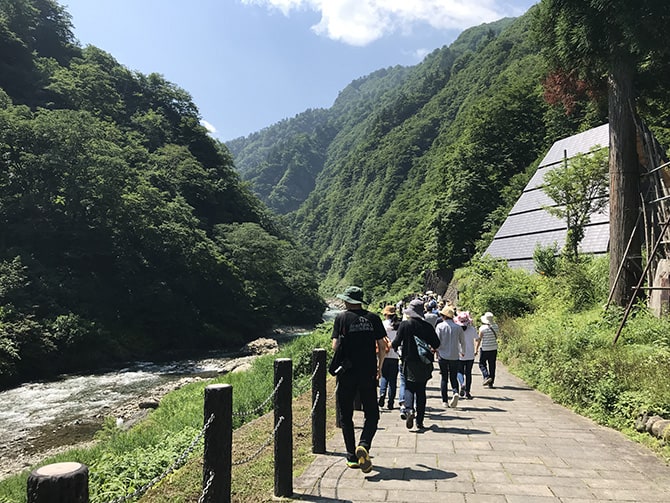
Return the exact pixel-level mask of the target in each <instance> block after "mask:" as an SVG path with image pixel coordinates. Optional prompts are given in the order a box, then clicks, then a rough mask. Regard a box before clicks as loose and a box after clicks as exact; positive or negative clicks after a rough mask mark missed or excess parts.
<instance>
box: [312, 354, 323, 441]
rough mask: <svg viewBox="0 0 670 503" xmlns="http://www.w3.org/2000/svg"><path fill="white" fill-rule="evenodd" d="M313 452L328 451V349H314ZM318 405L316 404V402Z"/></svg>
mask: <svg viewBox="0 0 670 503" xmlns="http://www.w3.org/2000/svg"><path fill="white" fill-rule="evenodd" d="M312 372H313V376H312V405H313V408H314V414H312V452H313V453H314V454H325V452H326V350H325V349H322V348H317V349H315V350H314V351H312ZM317 400H318V402H316V406H314V402H315V401H317Z"/></svg>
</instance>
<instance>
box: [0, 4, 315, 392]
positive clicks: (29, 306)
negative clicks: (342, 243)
mask: <svg viewBox="0 0 670 503" xmlns="http://www.w3.org/2000/svg"><path fill="white" fill-rule="evenodd" d="M313 269H314V265H313V264H312V263H310V261H309V258H308V257H307V256H306V254H305V253H304V251H303V249H302V247H301V246H300V245H298V244H297V243H296V242H295V240H294V239H293V238H292V237H291V234H290V233H289V232H288V231H287V230H286V229H284V228H283V227H282V226H281V225H280V224H279V223H278V222H277V219H276V218H275V217H274V216H273V215H272V214H271V213H270V212H269V211H268V210H267V209H266V207H265V206H264V205H263V204H262V203H261V202H260V201H259V200H258V199H257V198H256V197H255V196H254V195H253V194H252V193H251V192H249V191H248V190H247V189H246V188H245V186H244V184H242V182H241V180H240V179H239V175H238V174H237V173H236V172H235V170H234V168H233V164H232V159H231V156H230V153H229V152H228V150H227V149H226V147H225V146H223V145H222V144H220V143H218V142H216V141H214V140H213V139H212V138H210V137H209V136H208V135H207V132H206V130H205V129H204V128H203V127H202V126H200V124H199V113H198V109H197V107H196V106H195V104H194V103H193V102H192V100H191V97H190V96H189V95H188V93H187V92H186V91H184V90H182V89H180V88H179V87H177V86H176V85H174V84H172V83H170V82H167V81H166V80H165V79H163V77H161V76H160V75H157V74H151V75H143V74H141V73H138V72H133V71H130V70H128V69H127V68H125V67H124V66H122V65H121V64H119V63H118V62H117V61H116V60H115V59H114V58H113V57H112V56H111V55H110V54H107V53H106V52H104V51H103V50H101V49H99V48H96V47H93V46H88V47H84V48H82V47H80V46H79V45H78V43H77V42H76V40H75V39H74V37H73V34H72V27H71V24H70V17H69V15H68V13H67V11H66V10H65V9H64V8H63V7H62V6H60V5H58V4H57V3H56V2H55V1H53V0H0V385H4V384H8V383H10V382H13V381H16V380H18V379H22V378H36V377H40V376H44V375H49V374H52V373H53V372H58V371H62V370H73V369H78V368H88V369H90V368H96V366H99V365H103V364H108V363H111V362H113V361H115V360H117V361H118V360H120V359H124V358H137V357H139V356H143V357H145V356H147V355H149V354H150V353H152V352H153V351H155V350H157V349H163V350H166V349H176V348H196V347H202V348H210V347H220V346H221V345H230V344H238V343H240V342H241V341H243V340H248V339H251V338H254V337H257V336H258V335H259V334H260V333H262V331H264V330H268V329H270V328H271V327H272V326H274V325H276V324H280V323H308V322H314V321H318V320H320V316H321V313H322V310H323V307H324V305H323V301H322V300H321V298H320V297H319V295H318V290H317V289H318V285H317V282H316V279H315V277H314V274H313Z"/></svg>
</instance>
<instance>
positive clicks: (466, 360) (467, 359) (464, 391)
mask: <svg viewBox="0 0 670 503" xmlns="http://www.w3.org/2000/svg"><path fill="white" fill-rule="evenodd" d="M454 321H455V322H456V324H457V325H460V326H461V327H462V328H463V336H464V338H465V351H464V352H463V354H462V355H461V357H460V360H461V368H460V370H459V371H458V384H459V386H460V389H459V395H460V396H461V397H465V398H467V399H468V400H472V395H471V394H470V390H471V388H472V367H473V366H474V363H475V341H476V340H477V337H478V334H477V329H476V328H475V327H474V325H473V324H472V317H471V316H470V313H469V312H468V311H460V312H459V313H458V315H457V316H456V318H455V320H454Z"/></svg>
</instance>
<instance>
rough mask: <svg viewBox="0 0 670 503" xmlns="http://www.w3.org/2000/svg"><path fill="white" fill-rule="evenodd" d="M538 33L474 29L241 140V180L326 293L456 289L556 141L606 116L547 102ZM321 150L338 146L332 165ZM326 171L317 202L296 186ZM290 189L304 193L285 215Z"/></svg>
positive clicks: (518, 27)
mask: <svg viewBox="0 0 670 503" xmlns="http://www.w3.org/2000/svg"><path fill="white" fill-rule="evenodd" d="M530 31H531V30H530V15H529V14H526V15H525V16H523V17H521V18H518V19H502V20H500V21H498V22H495V23H491V24H487V25H482V26H479V27H475V28H472V29H469V30H466V31H465V32H463V33H462V34H461V36H460V37H459V38H458V39H457V40H456V41H455V42H454V43H453V44H451V45H450V46H449V47H443V48H441V49H438V50H435V51H434V52H433V53H432V54H430V55H429V56H427V57H426V58H425V60H424V61H423V62H422V63H421V64H419V65H416V66H414V67H411V68H400V67H397V68H389V69H387V70H381V71H378V72H375V73H373V74H371V75H369V76H367V77H365V78H362V79H359V80H357V81H355V82H353V83H352V84H351V85H349V86H348V87H347V88H345V89H344V90H343V91H342V93H340V96H339V97H338V99H337V101H336V102H335V104H334V105H333V107H332V108H330V109H328V110H319V111H316V112H314V111H310V112H306V114H303V115H299V116H296V117H295V118H294V119H291V120H286V121H282V122H281V123H278V124H276V125H274V126H272V127H269V128H266V129H264V130H262V131H260V132H258V133H255V134H254V135H251V136H248V137H246V138H240V139H236V140H234V141H232V142H230V143H229V147H230V149H231V152H232V153H233V156H234V159H235V164H236V166H237V168H238V169H239V170H240V172H241V173H242V176H243V177H244V178H245V179H248V180H251V181H252V182H253V183H254V186H253V187H254V190H255V191H257V193H258V194H259V195H260V196H261V198H263V199H265V200H266V202H267V203H268V204H269V205H270V206H271V207H273V208H275V209H276V210H277V211H280V212H285V213H287V220H288V221H290V222H291V223H292V225H293V227H294V228H295V229H296V231H297V232H298V233H299V235H300V236H301V238H302V240H304V242H305V243H306V244H308V246H309V248H311V249H312V250H314V252H315V254H316V256H317V258H318V261H319V271H320V272H321V273H322V274H323V276H324V280H323V282H322V288H323V289H324V291H326V292H328V291H334V290H336V289H337V288H339V287H341V286H342V284H344V283H357V284H361V285H362V286H363V287H364V288H365V289H366V290H367V291H368V292H369V293H370V297H371V298H374V297H380V296H383V295H386V294H388V293H393V294H399V293H408V292H411V291H413V290H417V289H422V288H431V289H438V286H439V287H442V288H443V287H444V286H445V284H446V281H448V280H449V278H450V275H451V272H452V271H453V269H454V268H456V267H458V266H460V265H462V264H463V263H464V262H465V261H466V260H468V259H469V258H470V257H471V256H472V255H473V254H474V253H475V251H476V249H477V247H478V246H477V245H478V243H479V247H481V246H482V245H483V243H485V242H486V236H488V235H491V233H492V231H494V230H495V228H496V227H497V226H498V225H500V223H502V220H503V219H504V217H505V216H506V211H507V209H508V208H509V207H510V205H511V204H513V202H514V201H515V200H516V198H517V197H518V195H519V193H520V191H521V190H522V188H523V186H524V185H525V183H526V181H527V179H528V176H530V175H531V174H532V171H533V169H534V167H535V165H536V162H537V160H538V158H539V157H540V156H541V155H542V154H543V153H544V151H545V150H546V149H547V148H548V147H549V146H550V145H551V143H553V141H554V140H555V139H557V138H560V137H563V136H566V135H570V134H572V133H574V132H575V131H577V130H579V129H585V128H589V127H592V126H595V125H599V124H602V123H603V122H605V121H606V116H605V112H604V111H603V110H605V108H604V107H599V106H598V103H597V102H596V103H595V104H594V103H591V104H588V105H585V104H578V105H576V106H575V109H574V110H573V111H572V115H570V116H568V115H566V113H565V109H564V108H563V105H561V104H559V105H553V106H550V105H548V104H547V103H546V102H545V100H544V99H543V88H542V85H541V81H542V78H543V76H544V70H545V64H544V61H543V60H542V58H541V56H540V55H539V49H538V47H537V46H536V45H535V43H534V41H533V39H532V37H531V36H530ZM306 117H310V118H312V119H313V120H311V121H307V120H306ZM317 119H318V120H317ZM317 145H327V147H326V149H325V152H324V153H322V154H321V155H320V156H317V155H316V154H317V153H318V151H316V150H313V149H314V148H315V146H317ZM302 146H307V150H302ZM310 158H314V159H317V161H316V162H315V164H308V162H307V160H308V159H310ZM282 159H284V160H286V159H291V160H294V159H300V160H301V161H302V164H301V165H297V164H292V163H291V162H285V161H282ZM322 160H323V164H322ZM299 169H302V172H299ZM315 174H317V176H316V179H315V182H314V189H313V190H312V191H311V192H310V193H309V194H308V195H307V194H306V193H305V192H304V189H305V186H306V185H308V183H307V182H305V183H304V184H303V185H301V186H300V188H299V189H297V188H296V187H297V184H296V185H291V181H292V180H296V179H300V177H301V175H302V176H303V177H304V180H307V181H308V182H309V183H311V180H312V177H313V176H314V175H315ZM259 180H263V183H262V184H261V183H260V182H259ZM271 183H274V184H275V188H274V191H269V190H268V186H267V184H271ZM279 194H302V195H301V196H300V197H294V199H293V202H294V205H290V206H282V205H281V204H276V201H277V199H276V198H277V197H278V196H279ZM273 198H274V199H273ZM300 199H303V200H304V201H300ZM298 202H300V203H301V204H300V206H299V207H298V208H297V209H295V210H294V209H293V208H294V206H295V205H297V204H298ZM482 238H484V241H482Z"/></svg>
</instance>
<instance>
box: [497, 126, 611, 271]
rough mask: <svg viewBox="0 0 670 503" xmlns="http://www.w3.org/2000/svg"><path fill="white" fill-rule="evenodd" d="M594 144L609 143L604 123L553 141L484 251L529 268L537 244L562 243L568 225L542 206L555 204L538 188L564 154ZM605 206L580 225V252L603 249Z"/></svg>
mask: <svg viewBox="0 0 670 503" xmlns="http://www.w3.org/2000/svg"><path fill="white" fill-rule="evenodd" d="M598 145H600V146H601V147H603V148H605V147H608V146H609V125H608V124H603V125H602V126H598V127H596V128H593V129H589V130H588V131H584V132H583V133H579V134H576V135H574V136H570V137H568V138H564V139H562V140H558V141H557V142H555V143H554V144H553V145H552V147H551V149H549V152H548V153H547V155H545V156H544V159H542V162H540V165H539V166H538V168H537V171H536V172H535V174H534V175H533V177H532V178H531V179H530V181H529V182H528V185H526V188H525V189H524V190H523V193H522V194H521V197H520V198H519V200H518V201H517V202H516V204H515V205H514V206H513V207H512V209H511V210H510V212H509V214H508V215H507V219H506V220H505V222H504V223H503V224H502V226H501V227H500V229H498V232H497V233H496V235H495V237H494V238H493V241H492V242H491V244H490V245H489V246H488V248H487V249H486V252H485V253H484V254H485V255H489V256H491V257H493V258H499V259H503V260H506V261H507V263H508V264H509V266H510V267H515V268H524V269H528V270H530V271H532V270H533V269H534V263H533V252H534V251H535V247H536V246H537V245H538V244H540V245H541V246H543V247H546V246H551V245H552V244H554V243H556V244H557V245H558V247H559V248H561V249H562V248H563V246H565V238H566V235H567V232H568V228H567V225H566V222H565V221H564V220H562V219H560V218H557V217H555V216H553V215H550V214H549V213H548V212H547V211H546V210H545V209H543V207H547V206H555V203H554V201H552V199H551V198H550V197H549V196H547V195H546V194H545V193H544V191H543V190H542V185H543V184H544V175H545V174H546V173H547V172H549V171H551V170H552V169H555V168H557V167H559V166H560V165H561V163H563V162H564V161H565V159H566V158H567V159H570V158H572V157H574V156H575V155H577V154H583V153H587V152H589V151H590V150H591V149H592V148H593V147H595V146H598ZM608 209H609V206H606V207H605V209H604V210H603V212H601V213H595V214H593V215H591V219H590V222H589V223H588V224H587V225H586V227H585V228H584V239H583V240H582V242H581V243H580V246H579V251H580V252H581V253H588V254H603V253H607V249H608V246H609V211H608Z"/></svg>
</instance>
